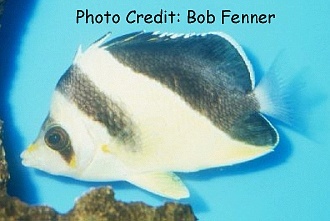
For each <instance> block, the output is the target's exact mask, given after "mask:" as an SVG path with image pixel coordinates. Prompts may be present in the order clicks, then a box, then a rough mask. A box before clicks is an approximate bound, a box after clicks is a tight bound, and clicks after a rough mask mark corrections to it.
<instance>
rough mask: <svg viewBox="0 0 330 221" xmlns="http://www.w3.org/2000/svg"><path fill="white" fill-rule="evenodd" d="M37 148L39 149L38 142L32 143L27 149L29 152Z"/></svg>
mask: <svg viewBox="0 0 330 221" xmlns="http://www.w3.org/2000/svg"><path fill="white" fill-rule="evenodd" d="M36 149H38V146H37V145H36V144H31V145H30V146H29V147H28V148H27V149H26V151H27V152H28V153H31V152H33V151H35V150H36Z"/></svg>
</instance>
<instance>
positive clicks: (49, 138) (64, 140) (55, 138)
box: [44, 126, 70, 152]
mask: <svg viewBox="0 0 330 221" xmlns="http://www.w3.org/2000/svg"><path fill="white" fill-rule="evenodd" d="M44 140H45V143H46V144H47V146H49V147H50V148H52V149H53V150H56V151H60V152H61V151H64V150H65V149H67V148H69V147H70V139H69V135H68V134H67V132H66V131H65V130H64V129H63V128H62V127H60V126H53V127H51V128H49V130H48V131H47V132H46V134H45V137H44Z"/></svg>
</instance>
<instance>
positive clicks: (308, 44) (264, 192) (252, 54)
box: [0, 0, 330, 220]
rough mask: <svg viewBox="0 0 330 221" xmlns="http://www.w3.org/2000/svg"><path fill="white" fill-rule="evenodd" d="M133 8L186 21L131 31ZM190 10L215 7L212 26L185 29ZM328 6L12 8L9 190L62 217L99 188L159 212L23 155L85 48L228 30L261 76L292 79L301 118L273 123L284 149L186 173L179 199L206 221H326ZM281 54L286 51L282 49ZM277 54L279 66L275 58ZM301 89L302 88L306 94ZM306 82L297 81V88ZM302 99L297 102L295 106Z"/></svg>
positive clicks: (5, 43) (149, 3) (126, 1)
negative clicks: (79, 16) (126, 38)
mask: <svg viewBox="0 0 330 221" xmlns="http://www.w3.org/2000/svg"><path fill="white" fill-rule="evenodd" d="M77 9H82V10H84V9H89V11H90V12H91V13H96V14H97V13H102V14H103V13H105V11H106V10H109V12H110V13H118V14H119V15H121V22H120V23H119V24H85V23H80V24H76V22H75V16H76V10H77ZM132 9H135V10H137V11H138V12H141V13H158V12H159V11H160V9H164V10H167V11H171V10H172V11H174V13H180V14H181V16H180V19H181V21H180V23H174V24H161V25H157V24H144V23H141V24H127V23H126V22H125V21H124V18H125V14H126V13H127V12H128V11H130V10H132ZM188 9H193V10H195V11H196V12H199V13H205V11H206V10H207V9H209V10H211V12H212V13H213V14H215V15H216V16H217V19H218V20H217V21H216V23H214V24H187V22H186V20H185V16H186V15H185V14H186V11H187V10H188ZM222 9H230V10H231V11H232V12H233V13H266V14H268V13H274V14H276V19H274V20H273V21H272V23H271V24H264V25H262V24H236V25H235V24H231V23H229V22H228V23H226V24H225V25H222V24H221V23H220V18H221V17H220V13H221V10H222ZM329 9H330V6H329V3H328V2H327V1H326V0H320V1H317V2H315V1H310V0H303V1H284V0H279V1H275V2H274V1H271V0H257V1H243V0H241V1H232V0H227V1H224V0H222V1H213V0H205V1H197V0H194V1H191V0H190V1H188V0H180V1H177V0H161V1H156V0H134V1H133V0H120V1H119V0H117V1H113V0H112V1H110V0H108V1H101V0H99V1H94V0H79V1H78V0H75V1H64V0H61V1H58V0H57V1H55V0H49V1H37V0H35V1H33V0H31V1H25V0H16V1H10V2H8V3H7V8H6V11H5V14H4V16H3V18H2V22H1V23H2V27H1V30H0V39H1V44H2V45H1V51H0V73H1V79H0V92H1V94H0V104H1V108H0V118H1V119H3V120H4V121H5V130H6V131H5V137H4V139H5V145H6V148H7V149H6V154H7V160H8V161H9V170H10V173H11V180H10V182H9V186H8V189H9V193H10V194H11V195H13V196H17V197H19V198H20V199H22V200H24V201H25V202H28V203H32V204H38V205H40V204H46V205H49V206H52V207H54V208H55V209H56V210H58V211H60V212H66V211H68V210H69V209H71V208H72V206H73V204H74V199H76V198H77V197H79V196H80V195H81V194H82V193H84V192H86V191H87V190H88V189H90V188H91V187H93V186H100V185H111V186H112V187H113V188H114V189H115V194H116V195H115V196H116V198H117V199H120V200H122V201H125V202H130V201H141V200H143V201H144V202H146V203H148V204H151V205H161V204H163V203H164V202H165V201H167V200H166V199H164V198H161V197H157V196H155V195H152V194H149V193H147V192H145V191H143V190H141V189H138V188H136V187H134V186H132V185H130V184H128V183H126V182H113V183H86V182H80V181H76V180H73V179H70V178H63V177H55V176H51V175H48V174H46V173H43V172H40V171H36V170H34V169H30V168H25V167H23V166H22V165H21V162H20V158H19V154H20V153H21V152H22V151H23V149H25V148H26V146H27V145H28V144H29V143H31V142H32V141H33V140H34V139H35V137H36V136H37V133H38V131H39V128H40V126H41V124H42V122H43V120H44V118H45V116H46V114H47V112H48V108H49V104H50V97H51V94H52V91H53V89H54V87H55V85H56V82H57V81H58V79H59V78H60V76H61V75H62V74H63V73H64V71H65V70H66V69H67V68H68V67H69V65H70V64H71V62H72V59H73V57H74V54H75V52H76V49H77V47H78V45H80V44H82V46H83V49H86V48H87V47H88V45H89V44H90V43H92V42H94V41H95V40H96V39H98V38H99V37H100V36H102V35H103V34H105V33H107V32H108V31H111V32H112V33H113V37H115V36H120V35H122V34H125V33H129V32H133V31H138V30H147V31H156V30H158V31H163V32H165V31H166V32H174V33H177V32H178V33H190V32H197V33H200V32H210V31H222V32H225V33H227V34H229V35H231V36H232V37H233V38H234V39H236V40H237V41H238V42H239V43H240V44H241V45H242V46H243V48H244V49H245V50H246V51H247V54H248V56H249V58H250V59H251V60H252V63H253V65H254V66H255V70H256V72H257V76H260V75H262V73H265V72H267V70H268V69H269V68H270V67H271V66H272V65H273V64H274V61H275V60H277V61H279V62H275V63H276V67H277V69H276V70H278V72H279V73H278V74H280V75H283V76H285V77H288V78H291V79H293V80H291V83H292V84H291V86H292V91H291V92H293V94H294V96H292V97H291V99H292V100H294V102H293V103H294V104H296V105H295V107H296V109H295V111H294V113H293V114H294V116H295V117H296V116H299V118H297V119H299V121H296V124H295V126H294V127H287V126H285V125H283V124H281V123H279V122H277V121H276V120H274V121H273V122H274V123H275V125H276V127H277V128H278V129H279V131H280V135H281V143H280V145H279V146H278V147H277V148H276V151H275V152H273V153H271V154H269V155H267V156H265V157H262V158H260V159H257V160H254V161H251V162H248V163H243V164H239V165H235V166H232V167H225V168H217V169H210V170H205V171H200V172H196V173H191V174H179V176H180V177H182V179H183V180H184V182H185V183H186V184H187V186H188V187H189V189H190V191H191V197H190V198H188V199H185V200H182V201H180V202H182V203H188V204H191V205H192V207H193V210H194V212H195V213H196V216H197V217H198V218H199V219H200V220H293V219H296V220H327V219H328V218H329V217H330V209H329V205H330V200H329V196H330V172H329V168H330V145H329V142H330V136H329V135H328V134H329V132H330V128H329V125H330V117H329V116H328V113H329V112H330V105H329V99H328V95H329V91H330V89H329V87H328V84H329V79H328V76H329V70H330V69H329V58H330V46H329V43H330V41H329V39H330V29H329V24H328V22H327V20H328V19H329V15H328V11H329ZM283 50H284V51H285V52H284V53H281V52H282V51H283ZM277 57H280V58H279V59H276V58H277ZM296 82H304V87H303V88H302V89H300V91H299V93H295V91H294V90H293V89H295V88H297V87H296V85H298V83H296ZM299 84H300V83H299ZM298 101H299V102H298Z"/></svg>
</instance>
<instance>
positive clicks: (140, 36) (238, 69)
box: [102, 32, 254, 93]
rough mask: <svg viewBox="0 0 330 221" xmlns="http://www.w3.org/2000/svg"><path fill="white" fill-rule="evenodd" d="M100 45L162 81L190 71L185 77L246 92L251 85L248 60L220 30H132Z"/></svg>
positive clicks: (126, 63)
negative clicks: (186, 32) (154, 31)
mask: <svg viewBox="0 0 330 221" xmlns="http://www.w3.org/2000/svg"><path fill="white" fill-rule="evenodd" d="M102 47H103V48H105V49H107V50H108V51H109V52H110V53H111V54H113V55H114V56H115V57H116V58H117V59H118V60H119V61H121V62H122V63H124V64H125V65H128V66H130V67H132V68H133V69H134V70H136V71H138V72H140V73H145V74H147V75H148V76H150V77H152V78H155V79H157V80H161V81H162V82H163V83H165V84H166V82H167V83H168V82H172V81H173V79H174V78H176V79H179V76H178V75H182V74H185V75H187V74H189V75H190V76H188V77H192V76H194V77H196V76H197V77H199V78H202V79H203V80H205V81H211V82H212V83H213V85H217V86H218V87H222V88H227V89H229V90H239V91H241V92H244V93H247V92H250V91H252V90H253V88H254V73H253V70H252V67H251V65H250V62H249V60H248V59H247V57H246V55H245V54H244V52H243V50H242V49H241V47H240V46H239V45H238V44H237V43H236V42H235V41H234V40H233V39H232V38H231V37H229V36H228V35H226V34H223V33H209V34H199V35H198V34H190V35H183V34H166V33H163V34H160V33H151V32H147V33H145V32H135V33H131V34H127V35H124V36H121V37H118V38H115V39H113V40H110V41H108V42H106V43H104V44H102ZM155 58H157V59H155ZM178 59H179V60H178ZM178 61H182V62H178ZM168 70H171V71H172V74H168ZM162 72H166V74H165V73H162Z"/></svg>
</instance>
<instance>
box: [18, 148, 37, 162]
mask: <svg viewBox="0 0 330 221" xmlns="http://www.w3.org/2000/svg"><path fill="white" fill-rule="evenodd" d="M36 149H37V145H36V144H34V143H33V144H31V145H29V146H28V148H27V149H26V150H24V151H23V152H22V153H21V155H20V157H21V159H22V164H23V165H24V166H26V167H33V163H32V161H33V160H32V158H33V157H32V154H33V152H34V151H35V150H36Z"/></svg>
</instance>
